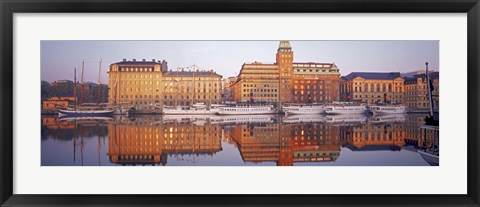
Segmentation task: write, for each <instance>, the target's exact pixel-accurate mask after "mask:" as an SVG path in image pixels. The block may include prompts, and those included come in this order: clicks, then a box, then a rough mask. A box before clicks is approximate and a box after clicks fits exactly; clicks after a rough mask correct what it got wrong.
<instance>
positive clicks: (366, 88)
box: [363, 83, 368, 92]
mask: <svg viewBox="0 0 480 207" xmlns="http://www.w3.org/2000/svg"><path fill="white" fill-rule="evenodd" d="M363 91H364V92H368V83H365V88H364V89H363Z"/></svg>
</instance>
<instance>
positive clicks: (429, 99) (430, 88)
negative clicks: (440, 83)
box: [425, 62, 433, 117]
mask: <svg viewBox="0 0 480 207" xmlns="http://www.w3.org/2000/svg"><path fill="white" fill-rule="evenodd" d="M425 68H426V69H425V70H426V71H425V76H426V77H427V87H428V101H429V102H430V117H433V100H432V84H431V82H430V75H429V74H428V62H425Z"/></svg>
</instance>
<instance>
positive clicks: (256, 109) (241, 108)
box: [218, 105, 277, 115]
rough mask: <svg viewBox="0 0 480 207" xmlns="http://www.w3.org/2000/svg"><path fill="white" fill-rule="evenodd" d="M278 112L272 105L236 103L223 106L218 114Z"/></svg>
mask: <svg viewBox="0 0 480 207" xmlns="http://www.w3.org/2000/svg"><path fill="white" fill-rule="evenodd" d="M274 113H277V111H276V109H275V107H273V106H272V105H266V106H262V105H259V106H257V105H236V106H234V107H221V108H220V111H218V114H221V115H239V114H246V115H248V114H274Z"/></svg>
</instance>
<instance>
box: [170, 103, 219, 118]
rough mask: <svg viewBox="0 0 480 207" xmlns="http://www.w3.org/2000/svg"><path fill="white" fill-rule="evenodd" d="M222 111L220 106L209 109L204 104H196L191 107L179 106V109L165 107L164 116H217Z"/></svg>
mask: <svg viewBox="0 0 480 207" xmlns="http://www.w3.org/2000/svg"><path fill="white" fill-rule="evenodd" d="M219 110H220V105H215V106H213V105H212V107H211V108H210V109H207V105H205V104H204V103H196V104H194V105H192V106H191V107H190V106H177V107H168V106H165V107H163V114H165V115H209V114H216V113H218V111H219Z"/></svg>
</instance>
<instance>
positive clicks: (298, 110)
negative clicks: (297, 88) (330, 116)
mask: <svg viewBox="0 0 480 207" xmlns="http://www.w3.org/2000/svg"><path fill="white" fill-rule="evenodd" d="M282 111H283V112H284V113H285V115H294V114H297V115H299V114H322V113H324V112H325V107H324V106H322V105H317V104H311V105H307V104H293V105H289V106H284V107H282Z"/></svg>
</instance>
